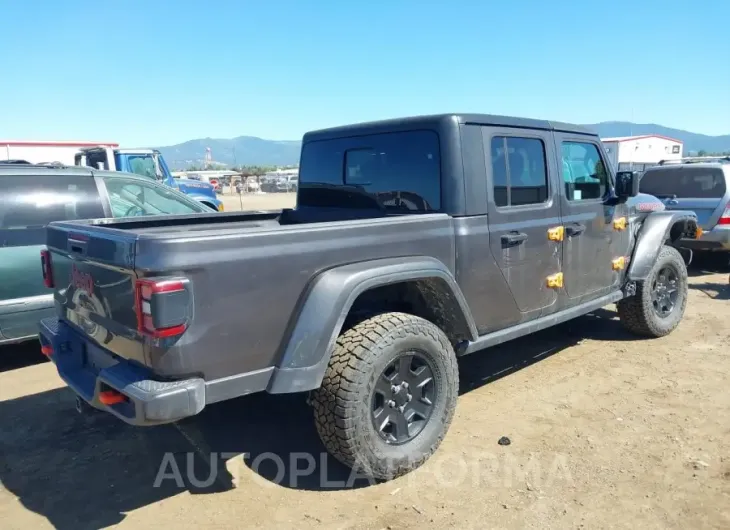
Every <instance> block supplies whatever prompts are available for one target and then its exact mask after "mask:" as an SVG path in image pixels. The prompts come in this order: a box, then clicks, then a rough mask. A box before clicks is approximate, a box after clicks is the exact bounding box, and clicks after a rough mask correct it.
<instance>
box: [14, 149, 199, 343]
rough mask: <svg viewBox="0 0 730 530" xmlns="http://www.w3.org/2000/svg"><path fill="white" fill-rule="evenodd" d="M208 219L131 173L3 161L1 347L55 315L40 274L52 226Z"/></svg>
mask: <svg viewBox="0 0 730 530" xmlns="http://www.w3.org/2000/svg"><path fill="white" fill-rule="evenodd" d="M210 211H211V209H210V208H208V207H207V206H205V205H203V204H201V203H200V202H198V201H195V200H192V199H189V198H188V197H186V196H185V195H183V194H182V193H180V192H178V191H175V190H173V189H171V188H169V187H167V186H163V185H162V184H158V183H157V182H155V181H153V180H151V179H149V178H144V177H140V176H137V175H132V174H130V173H120V172H110V171H96V170H93V169H90V168H86V167H58V166H56V167H52V166H43V165H32V164H5V163H2V161H0V345H1V344H10V343H16V342H22V341H25V340H28V339H35V338H37V336H38V321H39V320H40V319H42V318H45V317H47V316H51V315H52V314H53V294H52V292H51V290H50V289H47V288H46V287H45V285H44V284H43V278H42V274H41V266H40V252H41V250H42V249H43V248H44V246H45V242H46V233H45V226H46V225H47V224H48V223H50V222H51V221H62V220H71V219H95V218H104V217H133V216H142V215H144V216H146V215H164V214H186V213H199V212H210Z"/></svg>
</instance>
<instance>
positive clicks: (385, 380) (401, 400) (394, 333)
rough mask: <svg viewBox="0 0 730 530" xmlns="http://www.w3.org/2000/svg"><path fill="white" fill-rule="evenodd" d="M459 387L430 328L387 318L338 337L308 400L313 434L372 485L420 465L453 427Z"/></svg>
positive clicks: (443, 341)
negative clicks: (366, 477) (312, 408)
mask: <svg viewBox="0 0 730 530" xmlns="http://www.w3.org/2000/svg"><path fill="white" fill-rule="evenodd" d="M458 388H459V373H458V369H457V364H456V355H455V354H454V350H453V348H452V346H451V344H450V342H449V339H448V338H447V337H446V335H444V333H443V332H442V331H441V330H440V329H439V328H438V327H437V326H435V325H434V324H432V323H431V322H429V321H427V320H424V319H422V318H419V317H416V316H413V315H409V314H405V313H384V314H381V315H378V316H375V317H372V318H369V319H367V320H365V321H363V322H360V323H359V324H357V325H356V326H354V327H352V328H350V329H349V330H347V331H346V332H344V333H343V334H342V335H340V337H339V338H338V339H337V343H336V345H335V348H334V351H333V352H332V357H331V358H330V362H329V365H328V367H327V370H326V372H325V376H324V379H323V381H322V386H321V387H320V388H319V389H317V390H316V391H315V392H314V393H313V395H312V404H313V406H314V415H315V422H316V426H317V431H318V432H319V436H320V438H321V439H322V442H323V443H324V445H325V447H326V448H327V450H328V451H329V452H330V453H331V454H332V455H333V456H334V457H335V458H337V459H338V460H339V461H341V462H342V463H344V464H345V465H347V466H349V467H352V468H355V469H358V470H362V471H364V472H366V473H367V474H368V475H370V476H372V477H374V478H377V479H386V480H387V479H391V478H394V477H397V476H400V475H403V474H405V473H407V472H409V471H411V470H413V469H415V468H417V467H419V466H420V465H421V464H422V463H423V462H425V461H426V460H427V459H428V458H429V456H431V454H432V453H433V452H434V451H435V450H436V449H437V448H438V446H439V445H440V443H441V440H442V439H443V437H444V436H445V435H446V432H447V430H448V428H449V425H450V424H451V420H452V418H453V414H454V409H455V407H456V399H457V395H458Z"/></svg>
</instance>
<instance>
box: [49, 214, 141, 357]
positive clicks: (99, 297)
mask: <svg viewBox="0 0 730 530" xmlns="http://www.w3.org/2000/svg"><path fill="white" fill-rule="evenodd" d="M47 245H48V250H49V252H50V266H51V272H52V280H53V285H54V299H55V302H56V310H57V311H58V316H59V318H61V319H64V320H66V321H68V322H71V323H73V324H75V325H76V326H77V328H78V330H79V331H81V332H82V333H84V334H86V335H87V336H89V337H91V338H92V339H93V340H94V341H96V342H97V343H98V344H100V345H102V346H103V347H105V348H107V349H108V350H110V351H112V352H113V353H115V354H117V355H119V356H121V357H124V358H129V359H135V360H137V361H139V362H142V363H144V361H145V359H144V343H143V341H142V340H141V339H140V338H139V336H138V334H137V314H136V312H135V280H136V275H135V272H134V259H135V248H136V235H135V234H130V233H126V232H124V231H123V230H118V229H113V228H105V227H100V226H90V225H84V224H82V223H78V224H75V223H52V224H50V225H49V226H48V230H47Z"/></svg>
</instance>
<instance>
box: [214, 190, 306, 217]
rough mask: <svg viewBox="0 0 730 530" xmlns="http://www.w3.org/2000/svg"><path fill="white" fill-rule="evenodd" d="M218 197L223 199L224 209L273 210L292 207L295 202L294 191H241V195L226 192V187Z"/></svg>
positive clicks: (233, 210) (295, 195)
mask: <svg viewBox="0 0 730 530" xmlns="http://www.w3.org/2000/svg"><path fill="white" fill-rule="evenodd" d="M225 189H226V191H225V193H223V194H222V195H218V198H219V199H220V200H222V201H223V205H224V207H225V211H227V212H239V211H242V210H244V211H245V210H274V209H280V208H294V205H295V204H296V202H297V194H296V193H243V194H241V195H238V194H235V193H233V194H232V193H230V192H228V191H227V190H228V188H225Z"/></svg>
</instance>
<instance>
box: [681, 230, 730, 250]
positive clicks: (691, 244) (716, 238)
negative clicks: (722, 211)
mask: <svg viewBox="0 0 730 530" xmlns="http://www.w3.org/2000/svg"><path fill="white" fill-rule="evenodd" d="M681 246H683V247H685V248H689V249H692V250H730V229H725V228H722V229H720V228H715V229H713V230H709V231H707V232H704V233H703V234H702V236H701V237H700V238H699V239H682V240H681Z"/></svg>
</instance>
